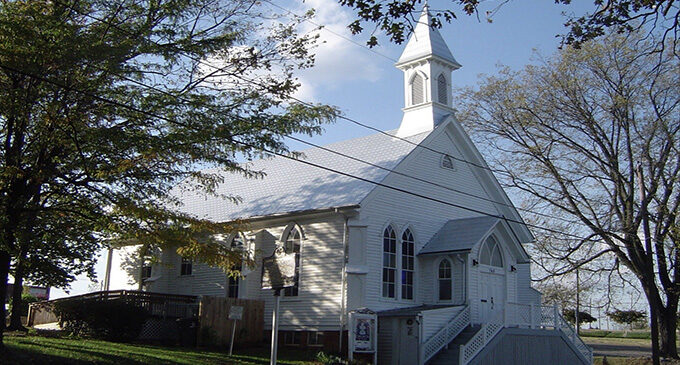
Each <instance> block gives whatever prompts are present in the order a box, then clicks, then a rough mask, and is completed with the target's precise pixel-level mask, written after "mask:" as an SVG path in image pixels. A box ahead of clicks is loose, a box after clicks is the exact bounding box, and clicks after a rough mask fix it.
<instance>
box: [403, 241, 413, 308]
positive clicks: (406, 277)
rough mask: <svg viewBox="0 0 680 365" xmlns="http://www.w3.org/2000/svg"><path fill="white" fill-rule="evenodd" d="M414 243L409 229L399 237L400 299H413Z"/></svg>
mask: <svg viewBox="0 0 680 365" xmlns="http://www.w3.org/2000/svg"><path fill="white" fill-rule="evenodd" d="M414 262H415V242H414V240H413V233H411V230H410V229H407V230H406V231H404V233H403V234H402V235H401V299H413V271H414V270H415V267H414V266H415V265H414Z"/></svg>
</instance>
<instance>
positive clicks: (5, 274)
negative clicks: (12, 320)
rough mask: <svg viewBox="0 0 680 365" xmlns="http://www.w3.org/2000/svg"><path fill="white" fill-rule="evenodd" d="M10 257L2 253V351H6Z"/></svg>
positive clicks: (0, 278) (0, 253) (0, 318)
mask: <svg viewBox="0 0 680 365" xmlns="http://www.w3.org/2000/svg"><path fill="white" fill-rule="evenodd" d="M9 262H10V255H9V253H8V252H5V251H0V300H2V305H0V350H4V349H5V347H4V344H3V332H4V331H5V317H6V314H5V299H6V298H7V279H8V278H9Z"/></svg>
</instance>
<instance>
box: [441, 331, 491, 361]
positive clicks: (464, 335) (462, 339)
mask: <svg viewBox="0 0 680 365" xmlns="http://www.w3.org/2000/svg"><path fill="white" fill-rule="evenodd" d="M480 328H482V327H481V326H480V325H474V326H472V325H470V326H467V327H466V328H465V329H464V330H463V332H461V333H460V334H458V336H456V338H454V339H453V341H451V343H450V344H449V346H448V349H446V348H444V349H443V350H442V351H440V352H439V353H438V354H437V355H435V356H434V357H433V358H432V360H430V362H429V365H458V360H459V351H460V346H461V345H464V344H466V343H468V341H470V339H471V338H472V337H473V336H474V335H475V334H476V333H477V332H479V330H480Z"/></svg>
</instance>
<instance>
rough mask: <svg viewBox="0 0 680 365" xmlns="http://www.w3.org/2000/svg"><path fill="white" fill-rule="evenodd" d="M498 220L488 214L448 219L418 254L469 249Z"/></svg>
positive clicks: (484, 235)
mask: <svg viewBox="0 0 680 365" xmlns="http://www.w3.org/2000/svg"><path fill="white" fill-rule="evenodd" d="M499 221H500V219H499V218H496V217H489V216H482V217H475V218H463V219H454V220H450V221H448V222H446V224H444V226H443V227H442V228H440V229H439V231H438V232H437V233H436V234H435V235H434V236H433V237H432V239H431V240H430V242H428V243H427V244H426V245H425V246H424V247H423V248H422V249H421V250H420V252H418V255H425V254H432V253H439V252H456V251H470V250H471V249H472V247H474V246H475V245H476V244H477V243H479V242H480V241H481V240H482V239H483V238H484V237H486V235H487V234H488V233H489V231H491V229H493V228H494V227H495V226H496V223H498V222H499Z"/></svg>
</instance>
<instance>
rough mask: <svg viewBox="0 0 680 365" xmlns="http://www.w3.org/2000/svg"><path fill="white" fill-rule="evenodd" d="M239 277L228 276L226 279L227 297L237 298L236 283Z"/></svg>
mask: <svg viewBox="0 0 680 365" xmlns="http://www.w3.org/2000/svg"><path fill="white" fill-rule="evenodd" d="M240 281H241V278H239V277H238V276H237V277H233V276H231V275H230V276H229V279H227V297H228V298H238V285H239V282H240Z"/></svg>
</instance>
